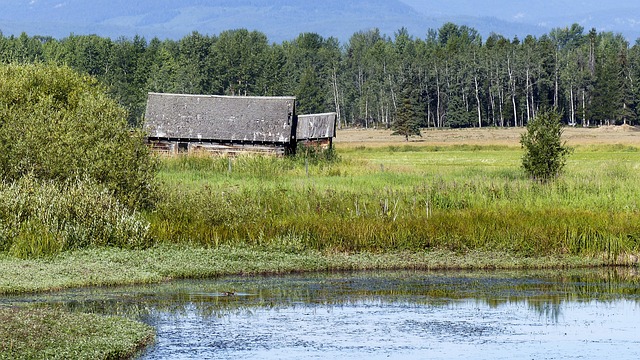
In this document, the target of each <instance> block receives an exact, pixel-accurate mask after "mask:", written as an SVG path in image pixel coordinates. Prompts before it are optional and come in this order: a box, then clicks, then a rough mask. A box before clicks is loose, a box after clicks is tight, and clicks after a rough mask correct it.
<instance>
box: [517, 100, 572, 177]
mask: <svg viewBox="0 0 640 360" xmlns="http://www.w3.org/2000/svg"><path fill="white" fill-rule="evenodd" d="M520 144H521V145H522V148H523V149H524V155H523V157H522V167H523V168H524V170H525V171H526V173H527V174H528V175H529V176H531V178H533V179H535V180H537V181H540V182H542V183H546V182H548V181H549V180H552V179H554V178H556V177H557V176H558V175H560V174H561V172H562V170H563V168H564V166H565V164H566V162H567V160H566V159H567V156H568V155H569V153H570V152H571V149H569V148H568V147H567V146H566V144H565V143H563V142H562V123H561V122H560V114H558V113H557V112H556V111H542V112H540V113H538V115H537V116H536V117H535V118H533V120H531V121H530V122H529V123H527V131H526V132H525V133H524V134H522V136H521V138H520Z"/></svg>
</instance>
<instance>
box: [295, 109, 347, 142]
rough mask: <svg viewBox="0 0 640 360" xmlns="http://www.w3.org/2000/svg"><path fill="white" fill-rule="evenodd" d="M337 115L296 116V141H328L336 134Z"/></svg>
mask: <svg viewBox="0 0 640 360" xmlns="http://www.w3.org/2000/svg"><path fill="white" fill-rule="evenodd" d="M336 117H337V114H336V113H334V112H332V113H324V114H309V115H298V127H297V129H296V137H297V138H298V140H311V139H330V138H333V137H335V134H336Z"/></svg>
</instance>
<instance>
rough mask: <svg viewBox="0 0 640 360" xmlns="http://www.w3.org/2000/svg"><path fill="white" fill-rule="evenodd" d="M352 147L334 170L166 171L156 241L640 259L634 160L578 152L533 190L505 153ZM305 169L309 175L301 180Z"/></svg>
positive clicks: (261, 165)
mask: <svg viewBox="0 0 640 360" xmlns="http://www.w3.org/2000/svg"><path fill="white" fill-rule="evenodd" d="M403 150H404V149H400V151H399V149H396V148H388V149H349V150H348V151H345V152H342V153H340V155H341V159H340V160H338V161H333V162H323V161H319V162H315V163H314V164H312V165H311V166H310V167H309V163H308V162H307V163H303V162H301V161H296V160H295V159H294V160H290V159H274V158H264V157H246V158H245V157H242V158H236V159H232V160H231V168H232V170H231V171H229V159H227V158H216V157H214V158H204V157H179V158H173V159H166V160H164V161H163V164H162V166H161V167H162V170H161V174H160V178H161V179H162V180H163V183H164V185H163V190H162V191H163V192H162V194H161V198H162V200H161V202H160V203H159V204H158V205H157V207H156V209H155V211H153V212H151V213H148V214H147V215H148V218H149V221H150V223H151V229H150V234H151V236H152V237H153V238H154V239H156V240H157V241H160V242H169V243H174V242H178V243H189V244H199V245H205V246H212V247H216V246H221V245H234V246H264V247H270V248H274V249H279V250H281V251H300V250H304V249H317V250H322V251H330V252H331V251H333V252H358V251H387V250H397V249H401V250H423V249H431V248H435V249H447V250H452V251H456V252H465V251H469V250H478V249H479V250H500V251H509V252H512V253H517V254H520V255H524V256H539V255H554V254H576V255H589V256H605V257H607V258H610V259H611V261H612V262H615V261H616V258H617V257H618V256H619V255H620V254H624V253H633V252H638V250H639V246H640V244H639V242H638V238H639V237H640V209H639V204H640V195H639V194H638V192H637V189H638V188H639V185H640V180H636V179H639V178H638V176H637V175H638V164H640V154H638V153H637V152H634V151H629V150H628V149H624V154H625V156H624V157H620V158H619V160H620V161H619V162H617V163H615V165H611V161H610V159H609V160H608V161H604V159H607V157H608V156H611V155H612V154H614V155H615V154H617V153H618V150H619V149H617V148H614V149H609V148H605V149H596V151H594V149H583V150H582V151H580V149H578V151H577V153H576V155H575V157H574V158H572V159H570V161H569V163H568V167H567V174H566V176H564V177H563V178H561V179H559V180H557V181H556V182H554V183H551V184H546V185H541V184H537V183H534V182H531V181H529V180H528V179H527V178H526V176H525V175H524V174H523V173H522V172H521V171H520V170H519V167H518V160H519V157H520V152H519V150H518V149H515V148H508V147H489V148H483V147H471V148H466V147H456V148H450V149H440V148H438V149H437V150H434V149H433V148H429V147H425V148H423V149H421V148H418V147H411V149H410V150H407V151H403ZM306 169H309V170H308V171H307V170H306Z"/></svg>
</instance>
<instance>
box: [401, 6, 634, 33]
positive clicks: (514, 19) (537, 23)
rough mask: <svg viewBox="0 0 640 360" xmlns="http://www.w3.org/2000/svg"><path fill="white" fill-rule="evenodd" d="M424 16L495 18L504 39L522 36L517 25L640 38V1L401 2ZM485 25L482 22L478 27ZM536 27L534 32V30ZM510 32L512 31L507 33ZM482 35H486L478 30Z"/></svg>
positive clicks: (543, 31) (546, 31)
mask: <svg viewBox="0 0 640 360" xmlns="http://www.w3.org/2000/svg"><path fill="white" fill-rule="evenodd" d="M402 1H403V2H404V3H406V4H408V5H411V6H412V7H413V8H414V9H415V10H416V11H418V12H420V13H422V14H423V15H430V16H435V17H439V18H449V19H454V18H460V17H461V16H467V17H474V18H476V19H483V18H485V19H486V18H488V17H491V18H495V19H498V20H500V21H502V22H503V24H504V23H506V24H508V26H509V27H506V28H505V27H503V28H500V27H499V26H501V25H500V24H495V26H496V27H495V28H496V29H498V30H500V29H502V31H496V32H497V33H502V34H503V35H505V36H507V35H509V33H510V32H511V33H512V34H511V35H519V36H521V37H522V35H523V33H521V32H520V31H521V30H520V29H518V27H517V26H518V25H524V28H522V30H524V29H531V30H532V32H530V33H529V34H531V35H541V34H542V33H548V32H549V31H550V30H551V29H553V28H558V27H566V26H570V25H571V24H574V23H578V24H580V25H582V26H583V27H584V28H585V31H589V30H590V29H591V28H595V29H596V30H597V31H611V32H614V33H621V34H623V35H624V36H625V37H626V38H627V40H629V41H631V42H632V43H633V42H635V40H636V39H637V38H638V37H640V2H638V0H616V1H602V0H553V1H552V0H491V1H482V0H446V1H441V0H402ZM483 24H485V22H481V23H480V25H479V28H481V27H483ZM479 28H478V30H480V29H479ZM536 28H537V31H536ZM509 29H513V30H515V31H510V30H509ZM481 33H485V32H483V31H481Z"/></svg>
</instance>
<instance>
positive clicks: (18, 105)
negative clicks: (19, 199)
mask: <svg viewBox="0 0 640 360" xmlns="http://www.w3.org/2000/svg"><path fill="white" fill-rule="evenodd" d="M105 94H106V89H105V88H103V87H102V86H100V85H98V83H97V81H96V80H95V79H93V78H91V77H89V76H85V75H81V74H78V73H76V72H74V71H73V70H71V69H70V68H67V67H56V66H48V65H0V177H1V178H2V180H4V181H7V182H12V181H15V180H17V179H20V178H21V177H23V176H24V175H25V174H31V175H32V176H34V177H35V178H37V179H42V180H57V181H66V180H68V179H74V178H76V177H88V178H90V179H93V180H94V181H96V182H98V183H100V184H102V185H104V186H106V188H108V189H109V190H110V191H112V192H113V193H114V194H115V195H116V197H117V198H118V199H120V201H122V202H123V203H125V204H127V205H128V206H130V207H135V208H141V207H145V206H148V205H150V204H151V203H152V195H153V193H154V185H153V183H154V176H155V169H156V165H155V161H154V160H153V158H152V157H151V155H150V152H149V149H148V148H147V147H146V145H145V144H144V141H143V139H144V137H143V134H142V132H141V131H138V130H133V129H131V128H129V127H128V125H127V114H126V111H125V110H124V109H123V108H122V107H121V106H119V105H118V104H117V103H116V102H115V101H114V100H113V99H111V98H109V97H108V96H107V95H105Z"/></svg>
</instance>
